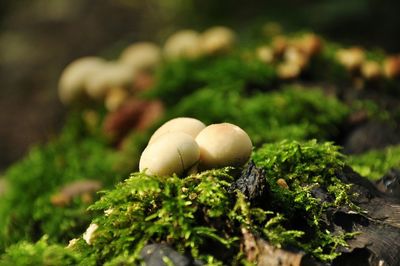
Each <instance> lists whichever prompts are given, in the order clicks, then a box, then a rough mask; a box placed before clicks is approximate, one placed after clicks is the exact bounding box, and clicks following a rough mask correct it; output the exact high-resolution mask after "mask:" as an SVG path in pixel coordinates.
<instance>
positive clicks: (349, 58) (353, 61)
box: [336, 47, 365, 71]
mask: <svg viewBox="0 0 400 266" xmlns="http://www.w3.org/2000/svg"><path fill="white" fill-rule="evenodd" d="M336 59H337V60H338V61H339V63H341V64H342V65H343V66H344V67H345V68H347V69H348V70H350V71H354V70H357V69H359V68H360V66H361V64H362V63H363V62H364V59H365V52H364V50H363V49H362V48H359V47H352V48H349V49H340V50H338V51H337V52H336Z"/></svg>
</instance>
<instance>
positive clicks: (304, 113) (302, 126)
mask: <svg viewBox="0 0 400 266" xmlns="http://www.w3.org/2000/svg"><path fill="white" fill-rule="evenodd" d="M240 90H241V88H240V87H235V86H232V85H225V86H222V85H220V86H219V87H218V88H214V87H206V88H204V89H201V90H198V91H196V92H195V93H193V94H192V95H190V96H188V97H185V98H184V99H182V100H181V102H180V103H179V104H178V105H177V106H175V107H174V108H173V109H172V110H171V111H170V113H171V114H172V115H171V117H174V116H183V115H185V116H192V117H196V118H198V119H200V120H202V121H204V122H205V123H207V124H210V123H220V122H221V121H226V122H231V123H235V124H237V125H240V126H241V127H242V128H243V129H244V130H246V131H247V132H248V133H249V135H250V137H251V139H252V140H253V142H254V143H256V144H261V143H264V142H269V141H278V140H282V139H297V140H301V139H303V140H304V139H309V138H319V139H329V138H332V137H334V136H336V135H337V134H338V132H339V129H338V127H339V125H340V124H341V123H343V121H344V119H345V118H346V117H347V115H348V113H349V108H348V107H347V106H346V105H344V104H343V103H341V102H340V101H338V100H337V99H336V98H334V97H328V96H325V95H324V94H323V93H322V92H321V91H320V90H318V89H316V88H315V89H313V88H302V87H299V86H290V87H286V88H284V89H282V90H280V91H273V92H269V93H261V92H260V93H255V94H254V95H251V96H246V95H243V93H240Z"/></svg>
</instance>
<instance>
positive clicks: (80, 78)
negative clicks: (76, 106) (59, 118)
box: [58, 57, 105, 104]
mask: <svg viewBox="0 0 400 266" xmlns="http://www.w3.org/2000/svg"><path fill="white" fill-rule="evenodd" d="M104 64H105V61H104V60H103V59H101V58H99V57H82V58H79V59H77V60H75V61H73V62H72V63H70V64H69V65H68V66H67V67H66V68H65V69H64V71H63V72H62V74H61V77H60V80H59V84H58V93H59V97H60V100H61V102H63V103H64V104H68V103H71V102H73V101H75V100H76V99H78V98H79V97H80V96H81V95H84V87H85V85H86V80H87V78H88V77H89V76H91V75H92V73H94V72H96V71H97V70H98V69H99V68H101V67H102V66H103V65H104Z"/></svg>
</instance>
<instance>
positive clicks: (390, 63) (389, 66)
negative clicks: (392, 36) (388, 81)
mask: <svg viewBox="0 0 400 266" xmlns="http://www.w3.org/2000/svg"><path fill="white" fill-rule="evenodd" d="M383 70H384V73H385V76H386V77H388V78H396V77H399V76H400V55H398V56H389V57H388V58H386V60H385V62H384V63H383Z"/></svg>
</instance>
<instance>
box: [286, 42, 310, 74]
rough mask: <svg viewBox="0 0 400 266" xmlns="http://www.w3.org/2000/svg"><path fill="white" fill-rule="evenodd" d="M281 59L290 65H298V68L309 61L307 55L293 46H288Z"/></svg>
mask: <svg viewBox="0 0 400 266" xmlns="http://www.w3.org/2000/svg"><path fill="white" fill-rule="evenodd" d="M283 59H284V61H285V62H286V63H288V64H290V65H297V66H299V67H300V69H303V68H304V67H305V66H306V65H307V64H308V61H309V57H308V55H307V54H306V53H304V52H302V51H301V50H300V49H299V48H296V47H294V46H290V47H288V48H287V49H286V50H285V52H284V54H283Z"/></svg>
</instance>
